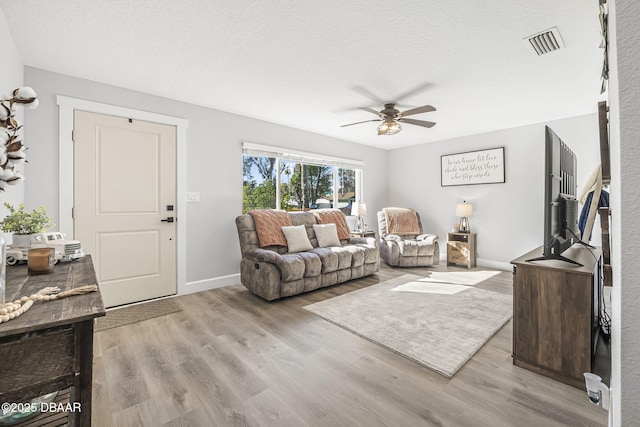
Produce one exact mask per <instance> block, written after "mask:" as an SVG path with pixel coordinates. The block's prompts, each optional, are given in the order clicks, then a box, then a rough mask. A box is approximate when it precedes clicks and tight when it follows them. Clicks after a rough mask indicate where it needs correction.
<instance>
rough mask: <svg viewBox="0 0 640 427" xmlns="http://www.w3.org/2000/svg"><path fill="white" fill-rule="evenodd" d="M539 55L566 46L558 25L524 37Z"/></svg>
mask: <svg viewBox="0 0 640 427" xmlns="http://www.w3.org/2000/svg"><path fill="white" fill-rule="evenodd" d="M524 41H525V42H527V44H528V45H529V46H531V47H532V48H533V50H534V51H535V52H536V53H537V54H538V55H544V54H545V53H549V52H553V51H554V50H558V49H560V48H561V47H564V42H563V41H562V36H560V32H559V31H558V29H557V28H556V27H553V28H550V29H548V30H545V31H543V32H541V33H537V34H534V35H532V36H529V37H526V38H525V39H524Z"/></svg>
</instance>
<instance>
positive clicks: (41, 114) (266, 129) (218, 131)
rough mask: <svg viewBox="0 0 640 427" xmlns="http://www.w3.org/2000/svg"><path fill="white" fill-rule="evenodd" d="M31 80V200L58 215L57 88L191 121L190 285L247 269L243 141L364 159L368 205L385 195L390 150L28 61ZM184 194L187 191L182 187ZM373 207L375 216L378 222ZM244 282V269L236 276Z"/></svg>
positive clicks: (378, 202) (183, 216)
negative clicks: (194, 195)
mask: <svg viewBox="0 0 640 427" xmlns="http://www.w3.org/2000/svg"><path fill="white" fill-rule="evenodd" d="M25 80H26V81H28V82H29V84H30V85H31V86H33V88H34V89H35V90H36V92H38V94H39V98H40V105H39V107H38V108H37V109H35V110H27V111H26V114H27V120H28V122H29V126H28V127H27V128H26V130H25V135H26V138H27V140H28V141H32V143H31V146H32V147H33V149H30V150H29V164H28V169H27V173H28V176H29V179H28V180H27V182H26V194H25V198H26V200H25V203H26V205H27V208H33V207H37V206H39V205H45V206H47V208H48V210H49V212H50V213H51V214H52V216H54V220H56V221H57V215H58V187H59V183H58V161H57V159H58V107H57V105H56V96H57V95H65V96H70V97H75V98H81V99H87V100H90V101H94V102H100V103H105V104H112V105H117V106H122V107H127V108H132V109H138V110H143V111H149V112H154V113H158V114H165V115H169V116H174V117H182V118H185V119H187V120H188V121H189V127H188V128H187V148H186V149H187V170H188V172H187V177H186V182H187V191H189V192H192V191H197V192H200V193H201V203H189V204H187V212H184V213H183V212H178V213H177V215H178V218H179V220H180V221H185V220H186V222H187V236H186V239H187V266H186V271H187V278H186V280H187V285H189V284H192V285H195V284H197V285H198V287H200V286H201V285H202V287H206V286H207V285H208V284H210V283H220V281H219V280H218V281H216V279H220V280H224V278H226V277H227V276H231V275H235V274H237V273H238V272H239V270H240V267H239V266H240V248H239V244H238V237H237V233H236V229H235V222H234V220H235V217H236V216H237V215H239V214H240V213H241V210H242V150H241V142H242V141H251V142H255V143H260V144H266V145H276V146H279V147H286V148H292V149H296V150H300V151H308V152H313V153H320V154H325V155H329V156H335V157H343V158H351V159H358V160H363V161H364V162H365V167H364V169H365V172H364V176H365V178H364V179H365V182H364V188H365V190H364V191H365V195H364V200H366V202H367V204H368V206H369V204H370V205H371V207H372V209H374V210H375V209H379V208H381V207H382V206H383V205H384V204H385V202H386V200H385V195H386V176H387V174H386V167H387V166H386V165H387V155H386V152H385V151H383V150H380V149H375V148H371V147H366V146H363V145H360V144H354V143H350V142H346V141H341V140H338V139H335V138H329V137H325V136H321V135H318V134H313V133H310V132H305V131H301V130H297V129H292V128H288V127H285V126H280V125H276V124H273V123H267V122H264V121H260V120H255V119H250V118H247V117H242V116H238V115H234V114H229V113H224V112H221V111H217V110H212V109H209V108H204V107H199V106H196V105H192V104H187V103H183V102H179V101H175V100H171V99H166V98H161V97H157V96H152V95H148V94H144V93H140V92H135V91H131V90H127V89H123V88H119V87H114V86H109V85H104V84H100V83H96V82H92V81H89V80H83V79H78V78H75V77H71V76H66V75H62V74H57V73H53V72H49V71H44V70H41V69H37V68H32V67H25ZM178 197H184V195H178ZM374 217H375V216H374V215H370V218H368V222H369V224H373V222H372V221H373V218H374ZM232 280H233V282H234V283H237V282H238V280H237V277H233V278H232Z"/></svg>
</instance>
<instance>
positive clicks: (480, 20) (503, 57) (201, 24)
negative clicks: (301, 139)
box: [0, 0, 603, 149]
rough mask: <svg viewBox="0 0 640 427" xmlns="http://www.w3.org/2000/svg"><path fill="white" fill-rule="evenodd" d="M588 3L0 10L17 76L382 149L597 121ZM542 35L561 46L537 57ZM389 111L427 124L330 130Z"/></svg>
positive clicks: (8, 0)
mask: <svg viewBox="0 0 640 427" xmlns="http://www.w3.org/2000/svg"><path fill="white" fill-rule="evenodd" d="M597 4H598V2H597V1H596V0H589V1H585V0H536V1H530V0H488V1H477V0H457V1H451V2H443V1H441V0H438V1H436V0H412V1H401V2H398V1H380V0H377V1H376V0H349V1H344V0H317V1H293V0H269V1H258V0H253V1H249V0H234V1H228V0H227V1H219V0H135V1H132V0H126V1H125V0H91V1H87V0H56V1H49V0H21V1H15V0H0V8H1V9H2V11H3V12H4V15H5V18H6V21H7V23H8V25H9V29H10V31H11V33H12V35H13V38H14V42H15V45H16V46H17V48H18V51H19V53H20V55H21V56H22V59H23V62H24V64H25V65H29V66H32V67H37V68H42V69H45V70H50V71H55V72H59V73H63V74H68V75H71V76H77V77H81V78H85V79H90V80H95V81H98V82H103V83H108V84H112V85H116V86H121V87H124V88H128V89H133V90H137V91H142V92H147V93H151V94H155V95H160V96H164V97H167V98H173V99H177V100H181V101H186V102H190V103H193V104H198V105H203V106H206V107H211V108H215V109H219V110H223V111H228V112H232V113H237V114H242V115H245V116H249V117H255V118H258V119H263V120H266V121H270V122H274V123H279V124H283V125H287V126H291V127H295V128H299V129H304V130H309V131H312V132H316V133H320V134H324V135H329V136H332V137H336V138H340V139H344V140H348V141H354V142H358V143H362V144H367V145H371V146H375V147H380V148H385V149H392V148H397V147H403V146H408V145H413V144H420V143H425V142H431V141H437V140H442V139H449V138H453V137H457V136H463V135H469V134H476V133H482V132H488V131H492V130H497V129H504V128H509V127H514V126H519V125H524V124H529V123H537V122H543V121H546V120H552V119H558V118H563V117H570V116H576V115H581V114H586V113H590V112H595V111H596V103H597V100H598V99H599V98H600V96H599V87H600V81H599V77H600V71H601V63H602V57H603V50H602V49H599V48H598V46H599V44H600V27H599V22H598V5H597ZM554 26H555V27H557V28H558V30H559V31H560V34H561V35H562V38H563V40H564V43H565V45H566V47H565V48H562V49H561V50H558V51H556V52H552V53H549V54H546V55H543V56H537V55H536V54H535V53H534V52H533V50H532V49H531V48H530V47H529V46H528V45H527V44H526V43H525V42H524V41H523V39H524V38H525V37H527V36H529V35H532V34H535V33H538V32H540V31H543V30H546V29H549V28H551V27H554ZM28 83H29V82H26V84H28ZM388 101H398V103H399V108H400V109H401V110H403V109H408V108H411V107H416V106H420V105H424V104H431V105H433V106H434V107H436V108H437V111H435V112H432V113H425V114H421V115H417V116H413V117H412V118H416V119H422V120H430V121H436V122H437V125H436V126H435V127H433V128H431V129H427V128H421V127H416V126H411V125H404V126H403V128H404V129H403V131H402V132H400V133H399V134H397V135H393V136H377V135H376V125H377V123H365V124H361V125H357V126H351V127H348V128H341V127H340V125H341V124H345V123H351V122H357V121H362V120H369V119H375V118H376V117H375V116H374V115H373V114H370V113H367V112H365V111H361V110H358V109H357V107H370V108H373V109H375V110H380V109H382V103H383V102H388Z"/></svg>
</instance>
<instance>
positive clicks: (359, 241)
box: [347, 237, 376, 246]
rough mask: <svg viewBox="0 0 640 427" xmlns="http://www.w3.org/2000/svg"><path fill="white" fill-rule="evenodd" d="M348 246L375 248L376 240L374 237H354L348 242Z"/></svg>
mask: <svg viewBox="0 0 640 427" xmlns="http://www.w3.org/2000/svg"><path fill="white" fill-rule="evenodd" d="M347 244H348V245H369V246H375V245H376V239H375V238H373V237H352V238H350V239H349V241H348V242H347Z"/></svg>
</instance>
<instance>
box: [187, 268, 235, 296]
mask: <svg viewBox="0 0 640 427" xmlns="http://www.w3.org/2000/svg"><path fill="white" fill-rule="evenodd" d="M238 283H240V274H239V273H238V274H229V275H228V276H221V277H214V278H211V279H204V280H196V281H195V282H187V285H186V286H185V291H184V295H186V294H192V293H194V292H202V291H208V290H209V289H215V288H222V287H224V286H230V285H237V284H238Z"/></svg>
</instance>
